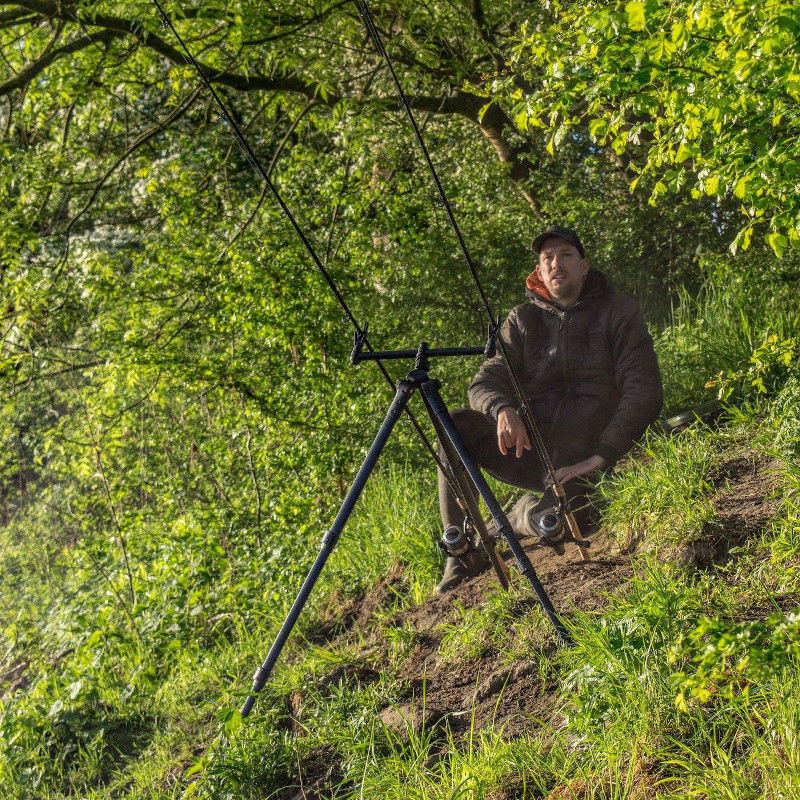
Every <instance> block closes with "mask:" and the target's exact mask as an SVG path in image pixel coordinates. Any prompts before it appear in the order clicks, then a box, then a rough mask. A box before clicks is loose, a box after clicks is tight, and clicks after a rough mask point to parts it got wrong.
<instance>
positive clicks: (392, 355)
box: [350, 322, 497, 372]
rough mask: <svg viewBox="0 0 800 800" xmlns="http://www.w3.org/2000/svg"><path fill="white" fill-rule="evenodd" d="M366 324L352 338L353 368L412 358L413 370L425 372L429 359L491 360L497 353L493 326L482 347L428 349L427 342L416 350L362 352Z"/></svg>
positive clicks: (351, 360)
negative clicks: (378, 362)
mask: <svg viewBox="0 0 800 800" xmlns="http://www.w3.org/2000/svg"><path fill="white" fill-rule="evenodd" d="M368 330H369V325H368V323H366V322H365V323H364V327H363V328H361V329H360V330H357V331H356V332H355V334H354V336H353V351H352V352H351V353H350V363H351V364H352V365H353V366H356V365H358V364H360V363H361V362H362V361H379V360H380V361H387V360H391V359H400V358H413V359H414V369H421V370H425V371H426V372H427V370H428V368H429V367H430V359H431V358H450V357H453V356H480V355H483V356H485V357H486V358H491V357H492V356H494V354H495V353H496V352H497V341H496V336H497V331H496V329H495V328H494V327H493V326H491V325H490V326H489V332H488V335H487V337H486V344H485V345H484V346H483V347H440V348H433V349H432V348H430V347H429V346H428V343H427V342H421V343H420V345H419V347H418V348H417V349H416V350H384V351H377V350H371V351H367V352H364V343H365V342H366V339H367V331H368Z"/></svg>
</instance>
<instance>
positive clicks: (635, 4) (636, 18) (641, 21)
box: [625, 0, 647, 31]
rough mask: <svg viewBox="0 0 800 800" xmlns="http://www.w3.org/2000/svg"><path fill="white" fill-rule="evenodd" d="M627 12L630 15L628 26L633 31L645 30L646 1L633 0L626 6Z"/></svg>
mask: <svg viewBox="0 0 800 800" xmlns="http://www.w3.org/2000/svg"><path fill="white" fill-rule="evenodd" d="M625 13H626V14H627V15H628V27H629V28H630V29H631V30H633V31H641V30H644V27H645V24H646V22H647V21H646V19H645V13H644V3H640V2H639V1H638V0H631V2H630V3H628V4H627V5H626V6H625Z"/></svg>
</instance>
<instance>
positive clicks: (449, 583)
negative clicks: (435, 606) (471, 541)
mask: <svg viewBox="0 0 800 800" xmlns="http://www.w3.org/2000/svg"><path fill="white" fill-rule="evenodd" d="M490 565H491V561H490V560H489V556H487V555H486V553H485V552H484V550H483V548H473V549H472V550H470V551H469V552H468V553H465V554H464V555H463V556H461V557H460V558H456V557H455V556H448V557H447V561H445V564H444V574H443V575H442V579H441V580H440V581H439V583H438V585H437V586H436V590H435V591H436V594H444V593H445V592H449V591H450V590H451V589H455V587H456V586H458V585H459V584H460V583H461V582H462V581H463V580H464V579H465V578H471V577H473V576H474V575H480V573H481V572H483V571H484V570H485V569H486V568H487V567H489V566H490Z"/></svg>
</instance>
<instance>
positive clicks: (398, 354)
mask: <svg viewBox="0 0 800 800" xmlns="http://www.w3.org/2000/svg"><path fill="white" fill-rule="evenodd" d="M153 2H154V4H155V6H156V8H157V9H158V11H159V13H160V15H161V17H162V18H163V20H164V23H165V25H166V26H167V27H168V28H169V29H170V30H171V32H172V34H173V36H174V37H175V38H176V40H177V41H178V42H179V43H180V46H181V48H182V49H183V52H184V54H185V55H186V58H187V61H188V62H189V63H190V64H191V65H192V66H193V67H194V69H195V70H196V72H197V73H198V75H199V76H200V78H201V80H202V82H203V84H204V85H205V87H206V88H207V89H208V91H209V93H210V94H211V96H212V97H213V99H214V100H215V102H216V103H217V105H218V107H219V108H220V110H221V112H222V114H223V116H224V117H225V119H226V120H227V121H228V123H229V125H230V126H231V129H232V130H233V131H234V134H235V136H236V138H237V140H238V141H239V143H240V145H241V147H242V149H243V151H244V153H245V155H246V156H247V159H248V161H249V162H250V164H251V166H252V167H254V168H255V169H256V171H257V172H258V173H259V174H260V175H261V177H262V178H263V180H264V182H265V184H266V185H267V187H268V188H269V189H270V191H271V192H272V194H273V196H274V197H275V199H276V200H277V201H278V203H279V205H280V207H281V210H282V212H283V213H284V215H285V216H286V217H287V218H288V219H289V221H290V223H291V225H292V227H293V228H294V230H295V232H296V233H297V235H298V236H299V238H300V240H301V241H302V243H303V245H304V246H305V248H306V250H307V252H308V253H309V255H310V256H311V258H312V260H313V261H314V264H315V265H316V266H317V268H318V269H319V271H320V272H321V274H322V275H323V277H324V279H325V281H326V283H327V284H328V286H329V288H330V289H331V291H332V292H333V293H334V295H335V297H336V299H337V301H338V302H339V304H340V305H341V307H342V308H343V309H344V312H345V314H346V316H347V318H348V319H349V320H350V322H351V324H352V325H353V327H354V328H355V342H356V348H358V349H359V350H361V349H364V348H365V349H366V350H367V353H368V355H364V356H363V359H364V360H366V359H367V358H369V360H375V361H376V362H377V363H378V366H379V368H380V370H381V373H382V374H383V375H384V377H385V378H386V380H387V381H388V382H389V383H390V384H391V385H393V381H392V380H391V377H390V376H389V374H388V372H387V370H386V369H385V367H384V366H383V365H382V363H381V361H380V357H381V356H387V357H393V358H407V357H408V356H409V353H408V351H395V352H394V353H375V352H374V350H373V349H372V348H371V346H370V345H369V342H368V340H367V325H366V324H365V325H364V326H363V328H362V327H360V326H359V324H358V322H357V320H356V318H355V316H354V315H353V313H352V311H351V310H350V308H349V306H348V305H347V302H346V301H345V299H344V297H343V296H342V294H341V293H340V291H339V290H338V287H337V286H336V284H335V282H334V281H333V278H332V277H331V275H330V273H329V272H328V270H327V269H326V267H325V265H324V264H323V263H322V261H321V260H320V258H319V257H318V256H317V254H316V251H315V250H314V248H313V246H312V245H311V242H310V241H309V240H308V238H307V237H306V236H305V233H304V232H303V230H302V229H301V227H300V225H299V223H298V222H297V220H296V219H295V217H294V215H293V214H292V212H291V210H290V209H289V207H288V206H287V205H286V203H285V202H284V200H283V198H282V197H281V195H280V193H279V191H278V189H277V187H276V186H275V184H274V183H273V182H272V180H271V178H270V175H269V172H268V171H267V170H266V169H265V168H264V166H263V164H262V163H261V161H260V160H259V158H258V156H257V155H256V153H255V152H254V151H253V149H252V148H251V147H250V144H249V142H248V141H247V139H246V138H245V136H244V134H243V133H242V131H241V129H240V128H239V125H238V124H237V122H236V120H235V118H234V117H233V115H232V114H231V112H230V110H229V109H228V107H227V105H226V104H225V103H224V102H223V101H222V99H221V98H220V97H219V95H218V93H217V92H216V90H215V89H214V87H213V86H212V84H211V82H210V81H209V79H208V78H207V77H206V75H205V73H204V72H203V70H202V68H201V67H200V65H199V64H198V62H197V61H196V60H195V58H194V57H193V56H192V54H191V52H190V51H189V49H188V47H187V46H186V44H185V42H184V41H183V39H182V37H181V36H180V34H179V33H178V31H177V30H176V29H175V27H174V25H173V24H172V21H171V20H170V18H169V17H168V16H167V14H166V12H165V11H164V9H163V7H162V6H161V4H160V2H159V0H153ZM356 348H354V352H355V349H356ZM415 353H416V358H415V362H416V365H417V366H416V367H415V369H414V370H412V371H411V372H410V373H409V374H408V376H407V377H406V379H405V380H400V381H398V383H397V391H396V394H395V400H394V402H393V403H392V406H391V407H390V409H389V411H388V412H387V416H386V418H385V420H384V423H383V425H382V426H381V429H380V431H379V432H378V435H377V436H376V438H375V441H374V442H373V445H372V447H371V448H370V451H369V452H368V454H367V457H366V458H365V461H364V463H363V464H362V466H361V469H360V470H359V472H358V474H357V475H356V478H355V480H354V482H353V485H352V487H351V489H350V491H349V492H348V494H347V496H346V497H345V499H344V501H343V503H342V506H341V507H340V510H339V513H338V514H337V515H336V519H335V520H334V522H333V524H332V525H331V528H330V529H329V530H327V531H325V534H324V536H323V538H322V543H321V545H320V552H319V553H318V555H317V558H316V559H315V561H314V564H313V565H312V568H311V570H310V572H309V574H308V576H307V577H306V580H305V581H304V583H303V586H302V587H301V590H300V593H299V594H298V596H297V598H296V599H295V602H294V604H293V605H292V607H291V609H290V611H289V614H288V615H287V617H286V620H285V621H284V623H283V625H282V626H281V629H280V631H279V632H278V635H277V637H276V639H275V641H274V643H273V646H272V647H271V648H270V651H269V653H268V655H267V658H266V660H265V661H264V663H263V664H262V665H261V666H260V667H259V668H258V669H257V670H256V672H255V674H254V676H253V686H252V689H251V691H250V694H249V696H248V697H247V699H246V700H245V703H244V705H243V706H242V709H241V714H242V716H243V717H246V716H247V715H248V714H249V713H250V711H251V709H252V708H253V705H254V703H255V699H256V695H257V693H258V692H259V691H260V690H261V689H262V688H263V686H264V684H265V682H266V680H267V678H268V676H269V674H270V672H271V670H272V668H273V667H274V665H275V663H276V661H277V658H278V656H279V655H280V652H281V651H282V648H283V646H284V644H285V642H286V641H287V639H288V637H289V635H290V633H291V631H292V629H293V627H294V625H295V623H296V621H297V619H298V617H299V614H300V612H301V610H302V608H303V607H304V605H305V603H306V601H307V598H308V596H309V595H310V592H311V590H312V588H313V586H314V584H315V583H316V580H317V578H318V577H319V574H320V572H321V570H322V568H323V566H324V564H325V562H326V560H327V558H328V557H329V555H330V553H331V552H332V551H333V548H334V547H335V545H336V543H337V542H338V539H339V536H340V535H341V532H342V530H343V528H344V525H345V523H346V522H347V520H348V518H349V516H350V513H351V512H352V510H353V507H354V505H355V503H356V501H357V500H358V498H359V496H360V494H361V492H362V490H363V488H364V486H365V484H366V481H367V479H368V478H369V476H370V474H371V472H372V470H373V468H374V466H375V463H376V461H377V458H378V456H379V455H380V453H381V451H382V449H383V447H384V445H385V443H386V441H387V440H388V437H389V435H390V433H391V431H392V429H393V427H394V424H395V422H396V420H397V418H398V416H399V415H400V413H401V412H405V413H406V415H407V416H408V417H409V418H410V419H411V421H412V422H413V424H414V427H415V429H416V430H417V432H418V433H419V435H420V437H421V438H422V440H423V442H424V443H425V445H426V447H427V449H428V451H429V452H430V453H431V455H432V456H433V458H434V460H435V461H436V464H437V466H438V467H439V469H441V470H442V472H443V474H444V475H445V478H446V480H447V482H448V485H449V486H450V487H451V489H452V490H453V493H454V495H455V496H456V497H457V498H459V504H460V505H461V507H462V510H464V511H465V512H466V514H467V515H468V516H469V517H470V518H471V520H472V522H473V526H474V528H475V529H476V531H477V532H478V535H479V537H480V539H481V542H482V544H483V546H484V549H485V550H486V552H487V555H488V557H489V559H490V562H491V563H492V565H493V566H494V568H495V571H496V573H497V575H498V578H499V580H500V583H501V585H502V586H503V587H504V588H507V587H508V585H509V575H508V569H507V567H506V566H505V564H504V562H503V561H502V560H501V559H500V557H499V556H498V555H497V553H496V552H495V546H494V539H493V538H492V537H491V536H490V535H489V533H488V531H487V529H486V527H485V524H484V523H483V519H482V518H481V516H480V513H479V509H478V505H477V501H476V499H475V498H474V496H473V495H472V493H471V488H470V487H469V486H468V485H467V484H466V482H465V481H463V480H462V476H460V475H457V474H456V473H455V470H451V469H450V466H449V464H446V463H444V462H443V461H442V460H441V459H440V458H439V456H438V454H437V453H436V451H435V449H434V448H433V446H432V445H431V443H430V442H429V441H428V439H427V437H426V436H425V434H424V431H422V428H421V427H420V425H419V423H418V422H417V421H416V418H415V417H414V416H413V414H412V413H411V411H410V410H409V409H408V408H407V407H406V404H407V403H408V400H409V399H410V397H411V394H412V393H413V391H414V390H416V389H419V390H420V392H421V393H422V395H423V399H424V403H425V408H426V410H427V411H428V413H429V415H430V418H431V421H432V422H433V423H434V428H435V429H436V430H437V433H438V431H439V430H440V429H445V428H446V427H447V426H448V425H450V426H451V427H452V428H453V429H454V426H453V425H452V420H450V419H449V414H448V412H447V409H446V407H445V405H444V401H443V400H442V399H441V397H440V396H439V395H438V389H437V387H438V381H435V380H430V379H429V378H428V375H427V360H428V358H429V357H430V355H437V356H444V355H458V356H461V355H474V354H476V353H481V354H483V355H484V356H486V357H489V356H491V355H492V354H493V353H494V330H493V329H492V327H491V326H490V329H489V338H488V340H487V344H486V347H485V348H448V349H447V351H446V352H445V351H443V350H440V351H431V350H429V349H428V348H427V345H426V343H422V344H421V345H420V347H419V348H418V351H415ZM353 360H354V359H353ZM354 363H355V360H354ZM457 437H458V434H457V432H456V433H455V434H452V433H450V438H451V439H452V443H453V446H454V447H455V449H456V451H457V453H458V455H459V458H460V461H461V464H462V465H463V467H464V468H465V469H466V471H467V473H468V474H469V476H470V479H471V480H472V481H473V484H474V485H475V486H476V487H477V488H478V489H479V491H480V492H481V495H482V496H483V497H484V500H485V501H486V502H487V504H489V507H490V511H491V510H496V512H497V513H499V514H502V513H503V512H502V509H501V508H500V506H499V504H498V503H497V501H496V499H495V498H494V496H493V495H492V494H491V490H490V489H489V487H488V485H486V484H485V480H484V479H483V477H482V475H481V474H480V470H479V469H478V468H477V467H475V466H474V464H472V463H471V461H470V458H469V454H468V453H467V451H466V448H465V447H464V445H463V442H459V441H458V440H457ZM511 546H512V551H514V548H515V547H516V548H517V549H518V550H519V553H520V554H521V557H522V558H523V559H525V555H524V552H523V551H522V550H521V547H520V546H519V544H518V543H517V542H516V540H515V541H514V542H513V544H512V545H511ZM515 555H517V557H518V560H519V558H520V555H519V554H517V553H516V552H515ZM522 574H523V575H524V576H526V577H527V578H528V579H529V580H530V581H531V583H532V584H533V586H534V589H535V591H536V593H537V596H538V597H539V600H540V603H541V605H542V608H543V609H544V611H545V613H546V614H547V615H548V616H549V617H550V619H551V621H552V622H553V625H554V626H555V628H556V631H557V632H558V634H559V636H560V637H561V638H562V640H564V641H571V639H570V634H569V632H568V631H567V629H566V627H565V626H564V625H563V623H562V622H561V620H560V619H559V618H558V616H557V614H556V612H555V609H554V608H553V605H552V603H551V602H550V599H549V597H548V596H547V594H546V592H545V591H544V589H543V587H542V586H541V584H539V583H538V579H537V578H536V575H535V572H534V571H533V567H532V566H531V565H530V562H528V567H527V568H524V567H523V569H522Z"/></svg>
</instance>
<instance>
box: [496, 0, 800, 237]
mask: <svg viewBox="0 0 800 800" xmlns="http://www.w3.org/2000/svg"><path fill="white" fill-rule="evenodd" d="M798 32H800V9H798V6H797V4H796V3H794V2H789V0H782V2H774V3H769V4H757V3H745V2H742V0H714V1H713V2H687V1H686V0H684V1H683V2H672V3H658V2H637V1H636V0H633V1H632V2H628V3H622V2H619V3H612V4H607V3H588V4H587V3H580V4H578V3H574V4H569V5H565V6H563V7H562V8H561V9H560V13H559V14H558V16H557V17H556V18H555V20H554V22H553V24H552V25H551V26H550V27H549V28H548V29H546V30H544V31H537V33H536V35H535V36H529V37H528V38H526V39H523V40H522V42H521V44H520V47H519V49H518V51H517V57H516V62H515V64H516V69H517V71H518V75H519V76H520V77H524V78H525V79H526V80H527V81H528V83H529V85H530V86H531V89H530V91H529V92H527V93H526V94H525V95H524V96H523V98H522V99H521V102H518V103H517V107H518V108H519V109H520V110H521V109H522V105H521V103H522V102H524V104H525V106H524V107H525V109H527V110H528V111H527V113H529V114H530V115H531V116H535V117H536V118H537V119H539V120H540V121H542V122H543V123H544V124H546V125H548V126H549V127H550V128H551V138H550V142H551V148H552V149H554V150H555V149H556V148H557V145H558V142H557V141H556V138H555V135H554V134H555V133H556V132H557V131H558V130H559V129H560V128H563V126H565V125H566V126H586V129H587V130H588V133H589V135H591V136H592V137H593V138H594V139H595V140H596V141H597V142H598V143H599V144H601V145H603V146H606V147H611V148H612V149H613V150H614V151H615V152H616V153H618V154H622V153H625V154H628V155H629V156H630V157H631V158H632V159H633V160H634V162H635V163H636V164H637V165H638V169H639V170H640V171H641V173H642V175H647V176H649V178H650V181H648V185H649V186H650V190H651V193H652V194H651V199H652V200H654V201H656V202H658V199H659V198H661V197H663V196H664V195H665V194H667V193H672V192H675V191H678V190H679V189H681V188H682V187H683V186H684V185H686V184H687V183H688V185H689V186H692V185H694V187H695V188H694V192H693V194H694V196H696V197H700V196H703V195H706V196H709V197H715V198H717V199H718V200H719V201H724V200H726V199H730V198H732V199H734V200H736V201H739V204H740V208H741V211H742V212H743V214H744V215H745V217H746V219H745V221H744V222H743V223H742V235H740V236H739V237H738V238H737V242H736V244H737V246H739V247H743V246H745V245H746V244H748V243H749V241H750V238H751V236H752V234H753V232H754V230H755V229H757V230H758V231H759V234H760V235H762V236H765V237H766V236H767V235H768V234H769V239H767V242H768V244H769V245H770V246H771V247H772V249H773V250H774V251H775V252H776V253H779V252H780V253H783V252H784V250H785V248H786V247H787V246H789V245H790V244H791V243H792V242H794V241H796V240H797V238H798V236H797V230H798V226H799V225H800V193H798V191H797V186H798V169H797V166H796V165H797V163H798V161H799V160H800V159H798V155H799V153H798V144H797V142H798V140H800V117H798V114H797V98H798V96H800V95H799V94H798V92H799V91H800V36H798ZM553 53H557V55H558V62H557V63H558V69H557V70H553V69H552V63H553V60H552V54H553ZM541 76H544V77H541ZM498 89H499V91H500V92H501V93H503V91H504V89H503V87H498ZM632 133H634V134H635V135H631V134H632ZM561 136H562V138H563V134H561ZM637 183H638V181H637ZM745 231H746V232H745ZM779 237H780V238H779Z"/></svg>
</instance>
